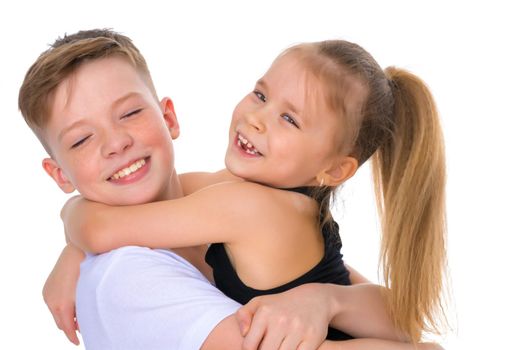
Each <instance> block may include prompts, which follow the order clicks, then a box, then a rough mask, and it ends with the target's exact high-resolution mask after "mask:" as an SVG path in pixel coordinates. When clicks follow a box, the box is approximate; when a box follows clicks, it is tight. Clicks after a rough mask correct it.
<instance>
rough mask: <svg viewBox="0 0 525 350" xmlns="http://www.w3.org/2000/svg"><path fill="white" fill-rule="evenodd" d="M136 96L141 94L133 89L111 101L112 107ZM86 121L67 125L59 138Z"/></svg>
mask: <svg viewBox="0 0 525 350" xmlns="http://www.w3.org/2000/svg"><path fill="white" fill-rule="evenodd" d="M135 96H141V94H140V93H138V92H135V91H132V92H129V93H127V94H125V95H123V96H121V97H119V98H117V99H116V100H115V101H113V102H112V103H111V107H112V108H115V106H118V105H119V104H121V103H123V102H124V101H126V100H128V99H130V98H132V97H135ZM84 123H85V121H84V120H83V119H81V120H77V121H76V122H74V123H73V124H71V125H69V126H68V127H66V128H65V129H63V130H61V131H60V133H59V134H58V139H59V140H61V139H62V137H64V134H66V133H67V132H69V131H70V130H72V129H74V128H75V127H77V126H78V125H82V124H84Z"/></svg>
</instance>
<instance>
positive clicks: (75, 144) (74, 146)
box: [71, 135, 91, 149]
mask: <svg viewBox="0 0 525 350" xmlns="http://www.w3.org/2000/svg"><path fill="white" fill-rule="evenodd" d="M90 137H91V135H89V136H86V137H84V138H83V139H81V140H79V141H77V142H75V143H74V144H73V146H71V149H73V148H77V147H79V146H80V145H82V144H83V143H84V142H86V141H87V139H89V138H90Z"/></svg>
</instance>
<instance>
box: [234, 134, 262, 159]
mask: <svg viewBox="0 0 525 350" xmlns="http://www.w3.org/2000/svg"><path fill="white" fill-rule="evenodd" d="M237 146H239V147H240V148H241V149H242V150H243V151H244V152H246V153H248V154H250V155H252V156H262V153H261V152H259V151H258V150H257V148H255V147H254V146H253V145H252V144H251V143H250V142H249V141H248V139H247V138H246V137H244V136H243V135H241V134H240V133H237Z"/></svg>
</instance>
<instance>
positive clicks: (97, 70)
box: [19, 30, 241, 349]
mask: <svg viewBox="0 0 525 350" xmlns="http://www.w3.org/2000/svg"><path fill="white" fill-rule="evenodd" d="M19 105H20V110H21V111H22V114H23V116H24V118H25V120H26V121H27V123H28V124H29V126H30V127H31V128H32V129H33V131H34V132H35V134H36V135H37V136H38V138H39V139H40V141H41V143H42V144H43V146H44V147H45V149H46V151H47V152H48V153H49V155H50V156H51V157H50V158H46V159H44V160H43V167H44V169H45V171H46V172H47V173H48V174H49V175H50V176H51V177H52V178H53V180H54V181H55V182H56V183H57V185H58V186H59V187H60V188H61V189H62V190H63V191H64V192H65V193H71V192H73V191H74V190H75V189H76V190H78V191H79V193H81V194H82V195H83V196H85V197H86V198H90V199H92V200H94V201H100V202H104V203H113V204H119V205H127V204H132V203H144V202H148V201H154V200H162V199H167V198H176V197H178V196H181V195H182V193H183V188H182V186H181V183H180V180H179V178H178V176H177V174H176V172H175V170H174V163H173V147H172V139H175V138H176V137H178V135H179V128H178V124H177V119H176V115H175V112H174V109H173V104H172V102H171V100H169V99H167V98H165V99H163V100H162V101H161V102H160V103H158V99H157V97H156V93H155V90H154V87H153V83H152V80H151V78H150V75H149V72H148V69H147V66H146V63H145V61H144V59H143V57H142V56H141V54H140V53H139V51H138V50H137V49H136V48H135V47H134V46H133V44H132V43H131V41H130V40H129V39H128V38H126V37H124V36H122V35H118V34H116V33H113V32H111V31H105V30H103V31H96V30H95V31H85V32H79V33H77V34H75V35H70V36H66V37H64V38H63V39H61V40H58V41H57V42H55V44H54V45H53V46H52V48H51V49H50V50H48V51H46V52H45V53H43V54H42V55H41V56H40V57H39V59H38V60H37V61H36V62H35V64H34V65H33V66H32V67H31V68H30V70H29V71H28V73H27V75H26V79H25V81H24V83H23V85H22V87H21V90H20V97H19ZM145 234H146V233H145ZM205 249H206V247H194V248H189V249H178V250H177V251H176V253H177V254H175V253H173V252H170V251H161V250H159V251H152V250H149V249H146V248H139V247H129V248H125V249H121V250H117V251H114V252H111V253H110V254H105V255H103V256H100V257H88V259H86V261H85V262H84V266H83V272H82V274H81V278H80V281H79V289H78V293H79V294H78V295H77V298H78V305H77V318H78V322H79V326H80V329H81V330H82V334H83V338H84V342H85V345H86V347H87V348H93V349H102V348H109V347H116V348H127V349H130V348H141V347H143V346H144V345H145V344H147V347H149V348H158V349H162V348H168V347H169V348H172V347H175V348H177V347H178V348H181V349H184V348H195V349H197V348H199V347H200V346H201V344H202V343H203V342H204V340H205V339H206V337H207V336H208V334H209V333H210V332H211V331H212V329H214V327H216V326H217V324H218V323H219V322H220V321H221V320H223V319H225V318H227V316H229V315H231V314H233V313H234V312H235V311H236V310H237V309H238V307H239V305H238V304H237V303H235V302H234V301H232V300H230V299H228V298H226V297H225V296H224V295H223V294H222V293H220V292H219V291H218V290H217V289H216V288H215V287H213V286H212V285H211V284H210V283H209V282H208V280H207V279H206V278H205V277H204V275H203V274H202V273H200V272H199V271H198V270H197V269H196V268H195V267H194V266H198V267H200V268H202V269H203V271H205V272H206V271H207V267H206V266H205V264H204V263H203V259H202V252H203V251H205ZM83 258H84V256H83V253H82V252H80V251H78V250H77V249H76V248H75V247H73V246H71V245H68V246H66V248H65V249H64V251H63V253H62V255H61V257H60V259H59V261H58V262H57V266H56V268H55V271H54V272H53V273H52V274H51V276H50V279H49V281H48V284H49V283H53V281H54V282H57V281H55V279H56V278H57V277H56V276H60V277H61V278H64V276H67V278H66V279H65V280H63V281H61V283H62V284H66V285H68V284H69V285H70V286H71V285H73V286H74V284H75V283H76V279H77V277H78V264H79V263H80V261H82V259H83ZM148 262H149V264H150V267H151V264H157V267H156V269H152V271H161V272H166V271H165V269H167V268H169V270H170V271H169V272H170V273H171V274H172V276H171V277H172V278H171V279H170V280H166V279H164V280H162V281H164V282H165V285H164V286H163V287H162V291H163V292H164V293H166V295H168V294H169V296H170V301H169V302H170V303H171V304H170V305H168V306H166V305H162V306H163V307H162V308H160V307H159V306H161V305H159V303H162V302H167V300H166V298H164V299H161V298H160V297H162V296H159V295H155V296H153V295H152V294H146V295H147V296H153V297H144V298H142V300H143V301H144V303H143V304H142V305H141V307H142V308H146V309H149V310H150V311H149V312H147V311H144V310H141V311H140V312H141V313H142V314H140V315H145V316H147V317H135V316H137V315H139V313H138V311H137V310H128V312H127V314H125V313H119V310H115V309H113V308H114V307H115V305H121V306H123V307H124V306H125V305H126V300H123V299H122V298H125V297H126V295H122V294H121V295H119V296H118V298H119V299H120V300H110V298H111V297H113V295H111V292H112V290H111V289H109V288H107V287H111V286H116V285H117V283H118V281H114V280H113V281H110V282H111V283H112V284H111V285H110V286H106V285H104V286H101V284H102V283H103V280H102V279H98V278H100V277H101V276H97V275H93V274H96V273H105V274H106V275H107V276H105V277H108V276H110V277H111V276H112V274H115V273H116V272H117V269H118V268H119V267H122V268H127V269H128V275H130V276H135V277H137V276H136V275H137V274H139V273H141V272H140V271H133V273H129V269H132V268H133V267H141V266H142V267H143V266H144V264H145V263H148ZM188 262H189V263H188ZM190 263H191V264H192V265H191V264H190ZM74 267H76V268H74ZM163 268H164V270H163ZM63 271H66V273H62V272H63ZM118 272H119V273H118V274H117V275H114V276H113V277H117V276H124V274H123V271H118ZM142 272H143V273H144V274H148V273H150V272H151V271H150V272H148V271H144V270H143V271H142ZM134 274H135V275H134ZM148 276H149V281H153V279H154V278H155V277H160V276H158V275H154V274H151V273H150V274H149V275H148ZM142 277H144V276H142ZM160 280H161V279H160V278H159V280H157V286H155V287H156V288H159V287H160V286H159V285H158V283H160ZM174 280H176V281H177V284H175V285H174V284H173V283H172V282H173V281H174ZM90 281H96V282H99V285H90V283H89V282H90ZM137 281H139V279H138V278H137ZM142 281H144V280H142ZM127 282H130V281H127ZM59 283H60V282H59ZM170 283H171V284H170ZM146 287H147V286H140V288H138V289H137V290H134V291H130V292H129V294H127V296H132V297H136V298H140V292H141V291H144V289H145V288H146ZM182 287H184V288H182ZM96 288H99V290H105V291H106V292H108V295H106V296H101V295H97V294H96V293H95V291H94V289H96ZM66 289H67V288H66ZM69 290H74V288H72V287H70V288H69ZM168 290H170V292H169V293H168ZM113 291H117V292H122V291H121V290H117V289H115V290H113ZM196 295H197V296H198V297H199V298H195V296H196ZM95 297H97V298H98V299H96V300H95V299H93V298H95ZM106 297H107V298H106ZM174 298H178V299H177V300H174ZM69 299H70V300H71V301H73V300H74V296H69ZM112 301H115V302H116V301H119V303H115V304H112ZM148 302H150V303H149V304H147V303H148ZM95 303H106V304H105V305H101V306H100V307H99V308H96V309H91V308H92V307H93V305H96V304H95ZM146 304H147V305H146ZM170 306H171V307H170ZM52 311H54V310H52ZM71 311H72V310H66V311H65V312H64V313H65V314H66V315H62V316H61V315H59V314H58V313H57V312H53V313H54V316H55V318H56V320H57V324H58V326H59V328H63V329H64V331H65V332H66V334H67V335H68V337H69V338H70V339H71V340H72V341H73V342H75V343H78V339H76V334H75V331H74V326H73V320H72V319H71V317H70V318H69V319H67V317H64V316H67V314H71ZM96 317H100V318H109V322H107V324H103V323H102V322H99V321H98V320H97V319H96ZM230 319H231V320H230V321H227V322H226V323H231V325H233V326H234V327H231V329H232V332H231V334H230V335H229V337H228V338H230V337H231V339H236V341H237V342H239V341H240V339H241V338H240V333H239V331H238V326H237V325H236V323H235V321H234V320H233V319H232V318H231V317H230ZM175 320H180V322H178V324H174V321H175ZM128 321H130V322H129V323H128ZM168 321H169V322H168ZM219 328H220V327H219ZM168 330H169V332H168ZM110 336H111V337H110ZM226 339H227V338H226ZM226 339H225V340H226ZM114 341H115V342H114Z"/></svg>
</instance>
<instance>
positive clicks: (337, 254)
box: [206, 187, 352, 340]
mask: <svg viewBox="0 0 525 350" xmlns="http://www.w3.org/2000/svg"><path fill="white" fill-rule="evenodd" d="M284 190H288V191H294V192H298V193H302V194H304V195H307V196H310V197H312V195H311V193H312V188H310V187H297V188H290V189H284ZM321 219H322V218H321ZM321 231H322V234H323V238H324V245H325V247H324V256H323V258H322V259H321V261H319V263H318V264H317V265H316V266H314V267H313V268H312V269H311V270H310V271H308V272H306V273H305V274H304V275H302V276H300V277H298V278H296V279H295V280H292V281H290V282H288V283H286V284H284V285H282V286H279V287H275V288H272V289H267V290H259V289H254V288H251V287H249V286H247V285H245V284H244V283H243V282H242V281H241V279H240V278H239V276H238V275H237V272H236V271H235V269H234V267H233V266H232V264H231V262H230V259H229V258H228V255H227V253H226V250H225V248H224V244H222V243H214V244H211V245H210V247H209V248H208V251H207V252H206V262H207V263H208V265H210V266H211V267H212V269H213V277H214V279H215V285H216V286H217V288H218V289H219V290H221V291H222V292H223V293H224V294H226V295H227V296H228V297H230V298H232V299H233V300H235V301H237V302H239V303H240V304H246V303H248V302H249V301H250V300H251V299H252V298H254V297H256V296H260V295H266V294H276V293H281V292H284V291H286V290H288V289H292V288H294V287H297V286H299V285H301V284H305V283H313V282H315V283H333V284H339V285H350V276H349V272H348V270H347V269H346V267H345V265H344V262H343V256H342V254H341V247H342V244H341V239H340V236H339V226H338V224H337V223H336V222H335V221H334V220H330V221H329V222H328V223H327V224H325V225H324V226H323V228H322V230H321ZM326 339H330V340H344V339H352V337H351V336H349V335H347V334H345V333H343V332H341V331H339V330H337V329H335V328H331V327H329V328H328V335H327V338H326Z"/></svg>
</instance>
